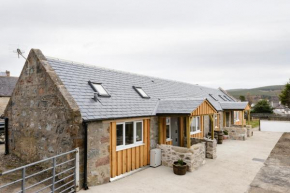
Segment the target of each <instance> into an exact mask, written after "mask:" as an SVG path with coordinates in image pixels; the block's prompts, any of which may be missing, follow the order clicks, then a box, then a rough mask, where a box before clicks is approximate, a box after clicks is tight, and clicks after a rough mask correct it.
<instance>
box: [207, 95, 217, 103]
mask: <svg viewBox="0 0 290 193" xmlns="http://www.w3.org/2000/svg"><path fill="white" fill-rule="evenodd" d="M209 96H210V97H211V98H212V99H213V100H215V101H218V100H217V99H216V98H215V97H214V96H213V95H212V94H209Z"/></svg>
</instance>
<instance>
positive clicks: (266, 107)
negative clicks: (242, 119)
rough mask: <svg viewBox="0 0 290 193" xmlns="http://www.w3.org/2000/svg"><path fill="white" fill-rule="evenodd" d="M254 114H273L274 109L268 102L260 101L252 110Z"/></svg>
mask: <svg viewBox="0 0 290 193" xmlns="http://www.w3.org/2000/svg"><path fill="white" fill-rule="evenodd" d="M252 112H253V113H273V108H272V107H271V106H270V104H269V102H268V101H266V100H260V101H259V102H258V103H257V104H256V105H255V106H254V107H253V110H252Z"/></svg>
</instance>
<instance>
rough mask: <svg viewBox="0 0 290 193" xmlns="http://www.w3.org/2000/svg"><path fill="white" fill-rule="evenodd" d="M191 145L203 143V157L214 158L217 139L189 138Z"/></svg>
mask: <svg viewBox="0 0 290 193" xmlns="http://www.w3.org/2000/svg"><path fill="white" fill-rule="evenodd" d="M190 141H191V145H194V144H198V143H205V152H206V153H205V157H206V158H209V159H215V158H216V157H217V155H216V146H217V141H216V139H213V140H212V139H206V138H204V139H198V138H190Z"/></svg>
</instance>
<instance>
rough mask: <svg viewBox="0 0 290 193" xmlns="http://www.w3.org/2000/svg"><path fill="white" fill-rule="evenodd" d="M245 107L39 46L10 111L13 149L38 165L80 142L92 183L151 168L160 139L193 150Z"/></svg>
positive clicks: (215, 92) (219, 95)
mask: <svg viewBox="0 0 290 193" xmlns="http://www.w3.org/2000/svg"><path fill="white" fill-rule="evenodd" d="M222 106H223V107H224V108H226V112H227V114H226V116H224V109H223V108H222ZM246 106H247V103H240V102H237V101H236V100H235V99H234V98H233V97H231V96H230V95H228V94H227V93H226V92H225V91H223V90H222V89H213V88H208V87H203V86H199V85H193V84H189V83H183V82H178V81H172V80H165V79H161V78H155V77H149V76H143V75H137V74H133V73H127V72H120V71H116V70H110V69H106V68H101V67H96V66H89V65H84V64H81V63H75V62H70V61H65V60H60V59H55V58H51V57H45V56H44V55H43V54H42V52H41V51H40V50H37V49H32V50H31V51H30V53H29V56H28V58H27V61H26V63H25V65H24V68H23V70H22V73H21V75H20V77H19V80H18V82H17V84H16V87H15V89H14V91H13V94H12V97H11V99H10V101H9V105H8V106H7V108H6V111H5V116H6V117H7V118H8V119H9V125H8V127H9V133H8V137H9V141H8V143H9V151H10V153H13V154H15V155H17V156H19V157H20V158H21V159H23V160H25V161H28V162H32V161H37V160H40V159H43V158H46V157H50V156H53V155H55V154H59V153H62V152H66V151H69V150H72V149H74V148H76V147H79V148H80V154H81V168H82V169H81V171H80V175H81V176H80V179H81V181H83V186H84V187H86V186H93V185H98V184H103V183H107V182H109V181H110V180H112V179H114V178H116V177H118V176H120V175H122V174H126V173H129V172H134V171H136V169H138V168H142V167H144V166H147V165H148V164H149V161H150V149H152V148H156V147H157V144H164V145H171V146H182V147H187V148H190V146H191V143H190V141H191V139H192V138H199V139H202V138H204V137H212V135H213V130H222V129H223V128H224V122H225V121H226V123H227V125H228V126H229V125H230V124H234V121H233V119H231V116H230V115H231V114H234V111H242V112H243V111H244V110H245V108H246ZM85 160H87V161H85Z"/></svg>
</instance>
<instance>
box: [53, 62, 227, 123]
mask: <svg viewBox="0 0 290 193" xmlns="http://www.w3.org/2000/svg"><path fill="white" fill-rule="evenodd" d="M47 60H48V63H49V64H50V65H51V66H52V68H53V69H54V70H55V71H56V73H57V75H58V76H59V77H60V79H61V80H62V82H63V83H64V85H65V87H66V88H67V90H68V91H69V92H70V94H71V95H72V96H73V98H74V99H75V101H76V103H77V104H78V106H79V108H80V111H81V114H82V117H83V119H84V120H101V119H113V118H126V117H138V116H151V115H155V113H156V110H157V109H156V107H157V104H158V102H159V100H163V99H167V100H168V99H176V98H179V99H180V98H181V99H182V98H203V99H205V98H207V99H208V101H209V102H210V103H211V104H212V105H213V106H214V108H215V109H216V110H217V111H221V110H222V108H221V106H220V104H219V101H221V99H219V97H218V95H225V93H223V92H222V91H221V90H219V89H213V88H207V87H203V86H199V85H193V84H189V83H184V82H178V81H172V80H166V79H161V78H156V77H150V76H143V75H137V74H133V73H127V72H121V71H116V70H111V69H106V68H102V67H96V66H89V65H83V64H80V63H75V62H71V61H65V60H59V59H55V58H51V57H47ZM88 81H92V82H96V83H102V85H103V87H104V88H105V89H106V90H107V91H108V92H109V94H110V95H111V97H99V100H100V102H95V101H94V100H93V99H92V98H93V93H94V91H93V90H92V88H91V86H90V85H89V84H88ZM133 86H136V87H142V88H143V90H144V91H145V92H146V93H147V94H148V95H149V96H150V99H145V98H141V97H140V96H139V94H138V93H137V92H136V91H135V90H134V89H133ZM209 93H210V94H212V95H213V96H215V98H217V99H218V101H215V100H214V99H212V98H211V97H209V95H208V94H209Z"/></svg>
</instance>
